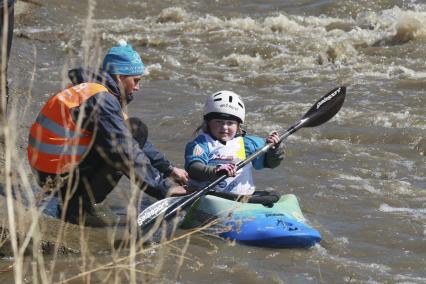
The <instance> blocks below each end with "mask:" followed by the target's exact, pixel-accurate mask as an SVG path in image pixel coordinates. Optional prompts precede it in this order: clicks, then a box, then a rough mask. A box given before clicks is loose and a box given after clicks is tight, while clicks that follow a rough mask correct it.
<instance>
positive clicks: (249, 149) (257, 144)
mask: <svg viewBox="0 0 426 284" xmlns="http://www.w3.org/2000/svg"><path fill="white" fill-rule="evenodd" d="M244 145H245V149H246V153H247V156H250V155H251V154H253V153H254V152H256V151H257V150H259V149H261V148H262V147H264V146H265V145H266V140H265V139H264V138H261V137H258V136H252V135H246V136H244ZM283 155H284V150H283V149H282V148H281V147H278V148H276V149H269V150H268V151H267V152H266V154H264V155H261V156H259V157H257V158H256V159H254V160H253V161H252V164H253V167H254V168H255V169H256V170H261V169H263V168H275V167H277V166H278V165H279V164H280V163H281V161H282V160H283Z"/></svg>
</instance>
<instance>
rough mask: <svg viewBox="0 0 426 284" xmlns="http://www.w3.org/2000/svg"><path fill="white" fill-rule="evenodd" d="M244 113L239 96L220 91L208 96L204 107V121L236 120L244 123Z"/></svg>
mask: <svg viewBox="0 0 426 284" xmlns="http://www.w3.org/2000/svg"><path fill="white" fill-rule="evenodd" d="M245 116H246V111H245V107H244V103H243V101H242V100H241V98H240V96H239V95H237V94H236V93H234V92H231V91H220V92H217V93H214V94H213V95H210V96H209V97H208V98H207V102H206V104H205V105H204V119H205V120H210V119H213V118H222V119H235V118H236V119H237V120H238V121H239V122H240V123H244V118H245Z"/></svg>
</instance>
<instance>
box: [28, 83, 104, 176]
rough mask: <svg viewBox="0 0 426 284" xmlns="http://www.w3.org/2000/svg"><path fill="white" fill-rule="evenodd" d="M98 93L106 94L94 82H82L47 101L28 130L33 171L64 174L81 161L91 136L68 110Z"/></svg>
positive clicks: (29, 157) (102, 87)
mask: <svg viewBox="0 0 426 284" xmlns="http://www.w3.org/2000/svg"><path fill="white" fill-rule="evenodd" d="M100 92H108V89H107V88H106V87H104V86H102V85H100V84H97V83H83V84H79V85H76V86H73V87H70V88H68V89H65V90H64V91H62V92H60V93H58V94H56V95H55V96H53V97H51V98H50V99H49V100H48V101H47V103H46V104H45V105H44V107H43V108H42V110H41V111H40V113H39V115H38V116H37V119H36V121H35V122H34V124H33V125H32V126H31V129H30V135H29V142H28V160H29V162H30V165H31V166H32V167H33V168H34V169H36V170H39V171H42V172H45V173H51V174H63V173H67V172H70V171H71V170H72V169H73V167H75V166H76V165H77V164H78V163H79V162H80V160H81V159H82V157H83V155H84V154H85V153H87V151H88V150H89V147H90V145H91V142H92V138H93V135H92V132H90V131H87V130H85V129H81V126H78V125H77V123H76V122H75V121H74V120H73V118H72V115H71V109H73V108H76V107H80V106H81V105H83V104H84V103H85V101H86V100H88V99H89V98H90V97H92V96H94V95H96V94H98V93H100Z"/></svg>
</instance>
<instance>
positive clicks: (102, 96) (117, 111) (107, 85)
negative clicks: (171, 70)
mask: <svg viewBox="0 0 426 284" xmlns="http://www.w3.org/2000/svg"><path fill="white" fill-rule="evenodd" d="M143 73H144V65H143V62H142V60H141V58H140V56H139V54H138V53H137V52H136V51H134V50H133V48H132V46H131V45H128V44H127V43H126V42H120V43H119V45H117V46H114V47H112V48H111V49H110V50H109V51H108V53H107V54H106V56H105V58H104V60H103V64H102V69H101V70H100V71H98V72H94V71H92V70H88V69H82V68H79V69H74V70H71V71H70V72H69V77H70V79H71V81H72V83H73V86H72V87H70V88H67V89H65V90H64V91H62V92H60V93H58V94H56V95H55V96H53V97H52V98H50V99H49V100H48V101H47V103H46V104H45V105H44V107H43V108H42V110H41V111H40V114H39V115H38V117H37V119H36V121H35V123H34V124H33V125H32V127H31V130H30V136H29V143H28V159H29V162H30V165H31V167H32V169H33V171H34V172H35V173H36V175H37V177H38V180H39V184H40V185H41V186H43V187H44V188H45V189H48V190H49V191H51V190H55V189H56V190H57V191H58V194H59V195H60V196H61V198H62V201H63V202H62V203H63V204H62V206H61V207H60V209H61V212H62V214H63V216H64V218H65V219H66V220H67V221H69V222H72V223H79V222H80V221H81V219H84V222H85V224H86V225H91V226H103V225H107V224H108V223H114V222H115V221H114V220H112V222H109V220H108V219H109V218H113V219H114V215H113V214H112V212H110V211H109V210H108V208H105V207H102V206H101V205H100V204H99V203H100V202H102V201H103V200H104V199H105V198H106V196H107V195H108V194H109V193H110V192H111V191H112V190H113V188H114V187H115V186H116V184H117V183H118V181H119V179H120V178H121V177H122V175H123V174H124V175H126V176H127V177H129V178H131V179H134V180H135V182H136V183H137V185H138V186H139V187H140V188H141V189H143V190H145V192H146V193H148V194H149V195H151V196H154V197H156V198H163V197H165V196H168V195H182V194H186V190H185V188H183V187H182V186H181V185H184V184H186V183H187V181H188V176H187V173H186V171H184V170H182V169H179V168H176V167H173V166H172V165H171V164H170V162H169V161H168V160H167V159H166V158H165V157H164V155H163V154H161V153H160V152H159V151H158V150H157V149H156V148H155V147H154V146H153V145H152V144H151V143H150V142H149V141H147V135H148V131H147V127H146V126H145V125H144V124H143V122H142V121H141V120H140V119H137V118H127V114H126V113H125V111H124V110H123V109H126V104H127V103H129V102H130V101H131V100H132V99H133V92H135V91H138V90H139V82H140V80H141V78H142V75H143ZM167 176H169V177H171V178H166V177H167ZM80 210H81V212H83V214H80V213H79V212H80Z"/></svg>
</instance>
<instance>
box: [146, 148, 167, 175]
mask: <svg viewBox="0 0 426 284" xmlns="http://www.w3.org/2000/svg"><path fill="white" fill-rule="evenodd" d="M142 150H143V152H144V153H145V155H146V156H147V157H148V158H149V161H150V162H151V165H152V166H154V167H155V168H156V169H157V170H158V171H160V172H161V173H163V174H164V175H166V176H169V175H170V173H171V170H172V163H171V162H170V161H169V160H168V159H167V158H166V156H165V155H164V154H163V153H161V152H160V151H159V150H158V149H157V148H156V147H155V146H154V145H153V144H152V143H151V141H149V140H147V141H146V142H145V145H144V146H143V149H142Z"/></svg>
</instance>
